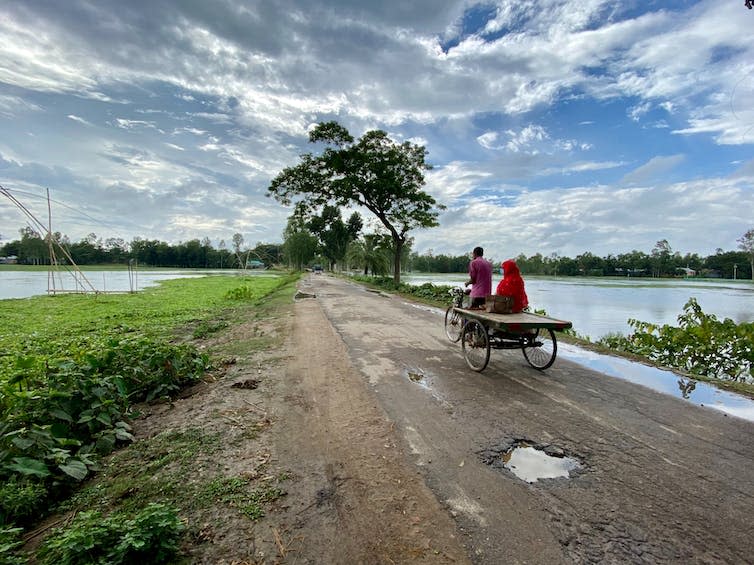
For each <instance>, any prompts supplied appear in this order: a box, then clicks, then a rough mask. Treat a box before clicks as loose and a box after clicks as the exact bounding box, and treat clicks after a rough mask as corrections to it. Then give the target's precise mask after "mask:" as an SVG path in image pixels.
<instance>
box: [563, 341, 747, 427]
mask: <svg viewBox="0 0 754 565" xmlns="http://www.w3.org/2000/svg"><path fill="white" fill-rule="evenodd" d="M561 358H562V359H568V360H569V361H573V362H575V363H578V364H579V365H583V366H585V367H589V368H590V369H594V370H595V371H599V372H600V373H604V374H605V375H610V376H611V377H617V378H619V379H624V380H627V381H629V382H632V383H636V384H639V385H642V386H645V387H648V388H651V389H652V390H656V391H658V392H662V393H664V394H669V395H671V396H675V397H677V398H682V399H684V400H686V401H688V402H691V403H692V404H696V405H697V406H706V407H708V408H713V409H715V410H719V411H720V412H724V413H726V414H730V415H731V416H737V417H738V418H742V419H744V420H749V421H750V422H754V400H752V399H751V398H747V397H745V396H741V395H739V394H735V393H732V392H728V391H725V390H721V389H719V388H717V387H715V386H713V385H711V384H707V383H705V382H702V381H694V380H692V379H689V378H686V377H681V376H680V375H678V374H677V373H674V372H672V371H667V370H664V369H658V368H656V367H650V366H649V365H644V364H643V363H636V362H634V361H630V360H628V359H624V358H622V357H614V356H612V355H602V354H599V353H595V352H593V351H588V350H586V349H582V348H580V347H577V346H575V345H571V344H569V343H563V342H562V341H559V342H558V359H561ZM556 363H557V361H556Z"/></svg>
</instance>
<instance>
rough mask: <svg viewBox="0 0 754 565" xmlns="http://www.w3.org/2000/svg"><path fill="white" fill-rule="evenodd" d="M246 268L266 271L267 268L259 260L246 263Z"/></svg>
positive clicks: (250, 260)
mask: <svg viewBox="0 0 754 565" xmlns="http://www.w3.org/2000/svg"><path fill="white" fill-rule="evenodd" d="M246 268H247V269H266V268H267V266H266V265H265V264H264V263H263V262H262V261H259V260H257V259H249V260H248V261H246Z"/></svg>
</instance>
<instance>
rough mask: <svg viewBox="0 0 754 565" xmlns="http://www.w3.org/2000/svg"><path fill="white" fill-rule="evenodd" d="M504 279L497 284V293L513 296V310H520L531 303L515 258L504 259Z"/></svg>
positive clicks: (502, 265)
mask: <svg viewBox="0 0 754 565" xmlns="http://www.w3.org/2000/svg"><path fill="white" fill-rule="evenodd" d="M500 266H501V267H502V268H503V280H501V281H500V283H499V284H498V285H497V292H496V293H497V294H499V295H501V296H512V297H513V312H520V311H521V310H523V309H524V308H526V307H527V306H528V305H529V299H528V297H527V296H526V291H525V290H524V279H522V278H521V272H520V271H519V270H518V265H516V262H515V261H514V260H513V259H508V260H507V261H503V263H502V264H501V265H500Z"/></svg>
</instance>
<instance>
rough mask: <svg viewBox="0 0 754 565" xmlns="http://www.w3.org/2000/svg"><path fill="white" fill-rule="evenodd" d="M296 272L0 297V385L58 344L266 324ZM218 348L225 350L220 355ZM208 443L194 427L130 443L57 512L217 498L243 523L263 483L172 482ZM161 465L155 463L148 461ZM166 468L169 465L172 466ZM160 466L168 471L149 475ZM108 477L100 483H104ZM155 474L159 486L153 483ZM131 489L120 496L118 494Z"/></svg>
mask: <svg viewBox="0 0 754 565" xmlns="http://www.w3.org/2000/svg"><path fill="white" fill-rule="evenodd" d="M295 280H297V277H296V276H292V277H280V278H272V277H233V276H215V277H205V278H195V279H177V280H171V281H166V282H164V283H162V284H161V285H159V286H158V287H155V288H150V289H147V290H145V291H143V292H140V293H137V294H123V295H100V296H85V295H67V296H59V297H37V298H30V299H20V300H4V301H0V352H2V353H1V354H0V379H2V378H3V375H4V374H8V372H9V371H10V370H11V369H12V365H13V361H14V359H16V358H17V357H18V356H19V355H27V354H29V353H34V354H35V355H44V354H46V353H53V354H55V355H60V351H61V348H65V347H66V344H70V346H71V347H77V346H78V345H77V344H81V343H82V342H86V341H87V340H88V339H90V338H93V337H95V336H99V335H101V334H104V333H112V332H115V333H119V332H123V331H128V332H137V333H139V334H143V335H147V336H161V337H163V338H168V339H171V340H172V341H177V342H184V341H191V340H194V339H195V338H205V337H207V336H208V335H211V334H215V333H221V332H223V331H224V330H225V329H226V328H232V327H233V326H235V325H238V324H240V323H242V322H245V321H248V320H249V319H253V320H273V322H271V323H274V318H275V316H276V315H277V313H278V310H279V309H280V308H281V306H282V305H283V304H290V303H291V297H292V295H293V293H294V292H295ZM239 288H241V289H243V291H244V292H243V294H244V299H242V300H229V299H228V298H227V297H226V296H227V293H228V292H231V291H234V290H236V291H237V290H238V289H239ZM275 343H276V342H275V341H274V340H271V339H269V338H260V339H249V340H245V341H244V343H243V349H244V354H247V355H248V354H249V353H250V352H252V351H254V350H263V349H268V348H270V347H274V346H275ZM233 347H238V344H236V345H235V346H234V345H233V344H232V342H231V344H230V345H227V346H226V347H225V348H222V349H221V348H217V349H216V350H212V349H210V350H209V351H208V352H209V353H210V355H211V356H212V357H214V358H217V359H219V357H220V356H222V355H225V354H228V353H232V351H231V349H232V348H233ZM223 349H226V350H227V351H224V350H223ZM215 441H216V438H214V437H212V435H211V434H207V433H204V432H203V431H202V430H200V429H192V428H190V429H188V430H186V432H181V433H170V434H165V435H160V436H157V438H154V439H152V440H146V441H144V442H136V443H134V444H132V445H131V446H129V447H126V448H125V449H122V450H120V451H119V452H118V453H116V454H114V456H113V458H112V460H111V461H110V462H109V463H108V464H107V467H109V468H110V469H112V468H113V467H115V468H118V472H117V473H113V472H112V471H110V472H106V473H104V474H103V475H101V476H98V477H97V478H96V480H95V481H96V482H95V483H94V485H90V486H88V487H86V488H85V489H84V490H82V491H80V492H79V493H78V494H77V495H76V496H75V497H74V498H73V499H72V500H71V501H70V502H69V503H66V504H64V505H63V508H66V507H67V508H71V509H80V508H82V505H81V502H83V503H84V506H83V507H84V508H91V507H97V508H100V509H102V510H104V511H110V510H113V509H121V508H125V509H126V510H130V509H136V508H139V507H143V506H144V505H146V504H148V503H149V502H151V501H162V502H168V503H172V504H174V505H176V506H177V507H179V508H186V507H187V505H188V502H187V500H189V499H190V500H192V501H193V502H192V503H191V504H194V505H195V506H199V507H201V506H207V505H214V504H215V503H216V501H217V500H218V498H221V499H223V500H228V501H231V502H232V503H234V504H242V505H243V508H244V511H245V512H246V513H247V515H248V516H249V517H254V516H256V515H258V514H259V513H260V512H262V509H261V507H262V504H263V503H264V502H265V501H266V500H270V499H274V498H275V497H276V496H278V495H279V494H280V493H279V490H278V489H277V487H275V486H274V485H271V484H265V485H262V486H261V487H258V488H257V487H255V488H250V487H249V485H248V484H247V482H245V481H243V480H235V479H233V480H231V479H226V478H223V477H210V478H208V479H207V480H206V481H204V482H203V483H202V484H199V485H197V486H196V489H195V490H196V492H194V491H193V490H192V491H191V492H189V491H187V489H185V488H181V486H180V484H181V483H180V479H181V477H183V476H185V473H186V472H187V468H186V465H188V464H190V462H191V461H192V460H193V458H194V457H195V456H196V455H197V454H198V453H204V454H205V455H208V454H211V453H212V451H213V449H215ZM155 461H156V462H159V465H157V466H156V467H155V466H154V465H153V464H151V463H153V462H155ZM171 463H172V465H171ZM166 464H167V465H168V469H169V472H168V474H167V475H164V476H160V474H159V473H158V472H157V469H160V468H162V467H165V465H166ZM108 476H109V477H111V479H108V478H107V477H108ZM158 477H159V479H162V480H155V479H157V478H158ZM124 491H128V492H134V493H139V495H138V496H133V497H131V496H129V497H124V496H123V492H124Z"/></svg>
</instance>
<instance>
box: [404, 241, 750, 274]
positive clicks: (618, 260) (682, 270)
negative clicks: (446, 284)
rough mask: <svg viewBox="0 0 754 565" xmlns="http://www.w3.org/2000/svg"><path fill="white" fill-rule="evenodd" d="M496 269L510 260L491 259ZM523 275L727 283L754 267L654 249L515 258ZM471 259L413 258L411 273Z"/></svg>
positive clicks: (740, 256)
mask: <svg viewBox="0 0 754 565" xmlns="http://www.w3.org/2000/svg"><path fill="white" fill-rule="evenodd" d="M488 258H489V259H491V260H492V261H493V263H494V265H495V267H496V268H497V267H499V266H500V263H501V262H502V261H504V260H505V259H509V257H488ZM514 259H515V260H516V263H517V264H518V266H519V268H520V269H521V272H522V273H523V274H524V275H560V276H597V277H601V276H624V277H625V276H634V277H683V276H699V277H712V278H726V279H732V278H737V279H751V278H752V277H751V264H750V261H749V255H748V253H745V252H743V251H723V250H722V249H718V250H717V252H716V253H715V254H714V255H710V256H708V257H702V256H700V255H698V254H696V253H687V254H686V255H681V254H680V253H677V252H676V253H674V252H673V251H672V250H671V249H670V246H661V248H660V249H658V248H655V249H654V250H653V251H652V252H651V253H649V254H647V253H644V252H643V251H631V252H630V253H622V254H619V255H607V256H606V257H598V256H597V255H594V254H593V253H590V252H588V251H587V252H585V253H582V254H581V255H578V256H576V257H575V258H571V257H561V256H559V255H556V254H553V255H549V256H543V255H542V254H540V253H537V254H536V255H532V256H531V257H526V256H525V255H519V256H517V257H514ZM468 264H469V257H468V255H459V256H455V257H452V256H448V255H418V254H415V253H414V254H412V255H411V256H410V262H409V266H408V267H409V270H411V271H417V272H429V273H464V272H466V271H467V269H468Z"/></svg>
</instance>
